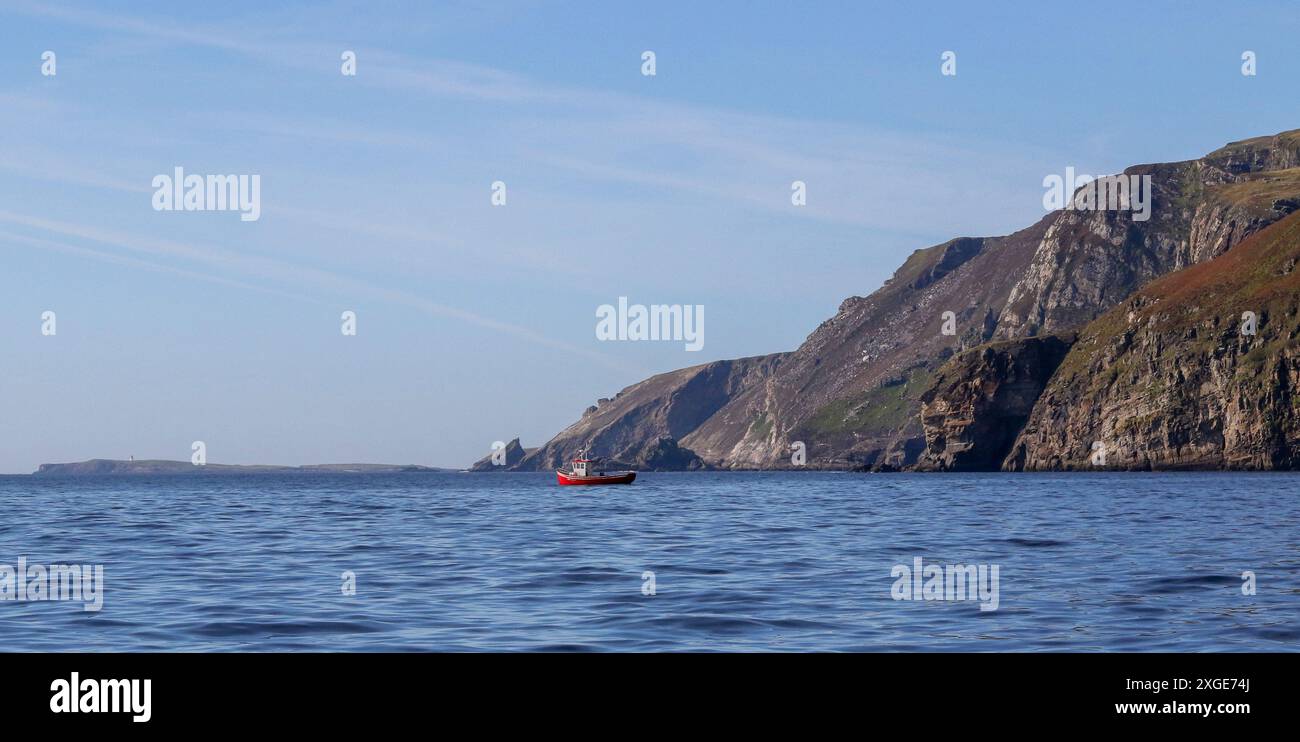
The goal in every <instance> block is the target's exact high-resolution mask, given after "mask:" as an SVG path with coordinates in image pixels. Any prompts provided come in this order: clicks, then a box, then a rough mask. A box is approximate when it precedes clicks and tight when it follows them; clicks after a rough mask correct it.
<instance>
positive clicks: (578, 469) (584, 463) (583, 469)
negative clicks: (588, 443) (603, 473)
mask: <svg viewBox="0 0 1300 742" xmlns="http://www.w3.org/2000/svg"><path fill="white" fill-rule="evenodd" d="M594 463H596V460H595V459H574V460H573V474H574V476H578V477H589V476H591V465H592V464H594Z"/></svg>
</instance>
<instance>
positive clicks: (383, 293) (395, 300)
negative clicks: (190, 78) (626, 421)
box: [0, 211, 645, 373]
mask: <svg viewBox="0 0 1300 742" xmlns="http://www.w3.org/2000/svg"><path fill="white" fill-rule="evenodd" d="M0 223H4V224H10V225H16V226H21V227H27V228H33V229H39V230H44V231H46V232H51V233H54V234H58V235H62V236H64V237H72V238H77V239H84V240H89V241H91V242H97V243H100V244H104V245H109V246H111V247H114V248H118V249H120V250H125V251H128V252H139V253H145V254H148V255H152V256H161V257H167V258H181V259H185V260H189V261H193V262H195V263H199V264H201V265H203V266H206V267H208V268H211V269H216V270H220V271H230V272H234V273H237V274H240V275H242V276H244V277H246V278H253V279H261V280H271V281H284V282H286V283H288V284H290V285H295V286H302V285H305V284H310V285H313V286H315V287H317V288H318V289H321V290H326V291H331V292H334V293H337V294H342V295H346V296H348V297H350V298H353V299H357V298H363V299H374V300H378V301H383V302H387V303H390V304H397V305H404V306H408V307H412V308H414V309H418V310H420V311H423V312H426V313H428V314H431V315H436V316H441V317H449V318H453V319H457V320H460V321H463V322H468V323H470V324H473V325H477V326H479V327H483V328H486V329H489V330H493V331H495V332H500V333H503V334H506V335H509V336H512V337H516V338H519V339H521V340H526V341H528V342H530V343H535V344H537V345H542V346H545V347H549V348H552V349H555V350H561V351H564V352H565V353H569V354H574V355H577V356H581V357H584V358H588V359H590V360H592V361H595V362H597V363H601V364H603V365H606V366H608V367H610V368H614V369H617V370H620V371H634V372H635V373H645V370H644V369H632V368H630V367H629V366H627V365H626V364H623V363H621V362H619V361H617V360H615V359H612V358H610V357H609V356H607V355H605V354H602V353H597V352H595V351H592V350H590V349H587V348H580V347H577V346H574V345H571V344H569V343H564V342H561V341H557V340H554V339H552V338H550V337H547V336H546V335H543V334H542V333H539V332H537V331H535V330H532V329H529V328H527V327H523V326H520V325H516V324H513V323H510V322H505V321H502V320H498V319H493V318H491V317H485V316H482V315H480V314H477V313H475V312H471V311H468V310H465V309H460V308H457V307H452V306H447V305H445V304H440V303H438V302H434V301H429V300H428V299H425V298H424V297H422V296H418V295H416V294H411V293H409V292H406V291H401V290H398V289H391V288H385V287H381V286H374V285H372V284H369V283H367V282H364V281H359V280H356V279H353V278H348V277H345V276H339V275H335V274H333V273H330V272H328V271H324V270H320V269H318V268H308V267H304V266H299V265H293V264H289V263H286V262H284V261H280V260H274V259H271V258H264V257H256V256H248V255H240V254H237V253H232V252H226V251H220V250H216V249H212V248H205V247H199V246H195V245H192V244H188V243H183V242H177V241H174V240H160V239H155V238H148V237H141V236H137V235H126V234H123V233H120V232H116V231H111V230H104V229H100V228H96V227H89V226H85V225H79V224H72V223H68V222H62V221H57V220H51V219H42V218H38V217H29V216H25V215H21V214H14V213H10V212H7V211H0ZM29 244H32V243H30V242H29ZM46 246H47V247H52V246H53V245H52V244H49V243H46ZM101 256H102V254H101ZM119 257H120V256H119ZM154 265H156V264H151V267H153V266H154ZM189 273H190V274H194V273H195V271H192V270H191V271H189ZM202 275H204V276H205V277H207V278H209V279H211V280H229V279H222V277H221V276H220V274H212V273H210V272H203V273H202ZM235 285H241V286H242V285H244V284H242V283H238V284H235Z"/></svg>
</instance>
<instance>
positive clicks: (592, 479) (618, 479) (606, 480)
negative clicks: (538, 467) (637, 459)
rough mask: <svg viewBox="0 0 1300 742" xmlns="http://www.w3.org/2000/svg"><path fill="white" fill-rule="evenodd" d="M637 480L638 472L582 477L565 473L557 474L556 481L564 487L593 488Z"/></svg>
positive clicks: (557, 472) (559, 472)
mask: <svg viewBox="0 0 1300 742" xmlns="http://www.w3.org/2000/svg"><path fill="white" fill-rule="evenodd" d="M633 479H636V472H634V471H623V472H619V473H617V474H592V475H590V476H585V477H580V476H576V475H574V474H569V473H567V472H563V471H558V470H557V471H556V472H555V480H556V481H557V482H559V483H560V484H562V485H569V486H574V485H577V486H591V485H596V484H631V483H632V480H633Z"/></svg>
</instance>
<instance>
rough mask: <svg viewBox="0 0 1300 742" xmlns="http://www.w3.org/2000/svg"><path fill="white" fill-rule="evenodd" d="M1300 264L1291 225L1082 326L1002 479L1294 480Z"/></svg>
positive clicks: (1296, 218) (1299, 220)
mask: <svg viewBox="0 0 1300 742" xmlns="http://www.w3.org/2000/svg"><path fill="white" fill-rule="evenodd" d="M1297 263H1300V214H1292V215H1291V216H1288V217H1287V218H1286V219H1284V220H1282V221H1280V222H1278V223H1276V224H1274V225H1272V226H1270V227H1269V228H1267V229H1265V230H1263V231H1262V232H1259V233H1258V234H1256V235H1254V236H1252V237H1250V238H1249V239H1247V240H1246V241H1245V242H1243V243H1242V244H1241V245H1239V246H1238V247H1236V248H1234V249H1233V250H1231V251H1230V252H1228V253H1226V254H1224V255H1222V256H1220V257H1218V258H1216V259H1215V260H1213V261H1210V262H1208V263H1203V264H1201V265H1197V266H1194V267H1191V268H1188V269H1186V270H1184V271H1180V272H1178V273H1174V274H1172V275H1169V276H1166V277H1164V278H1161V279H1159V280H1156V281H1154V282H1152V283H1151V284H1149V285H1147V286H1145V287H1143V288H1142V289H1141V290H1139V291H1138V292H1137V293H1135V294H1134V295H1133V296H1132V297H1130V298H1129V299H1127V300H1126V301H1125V302H1124V303H1123V304H1122V305H1120V306H1119V307H1116V308H1115V309H1113V310H1111V311H1110V312H1107V313H1106V314H1105V315H1103V316H1102V317H1100V318H1098V319H1097V320H1096V321H1094V322H1092V323H1090V324H1089V325H1088V326H1087V327H1086V328H1084V330H1083V331H1082V332H1081V333H1080V336H1079V340H1078V342H1076V343H1075V345H1074V347H1073V348H1072V349H1071V351H1070V353H1069V354H1068V355H1067V356H1066V358H1065V360H1064V361H1063V362H1062V363H1061V366H1060V368H1059V370H1058V371H1057V373H1056V374H1055V375H1054V376H1053V378H1052V379H1051V381H1050V383H1049V384H1048V385H1047V387H1046V389H1045V390H1044V392H1043V395H1042V397H1041V398H1040V399H1039V401H1038V402H1037V404H1035V405H1034V410H1033V413H1032V414H1031V416H1030V418H1029V420H1028V423H1027V424H1026V426H1025V428H1024V430H1023V432H1021V433H1020V435H1019V438H1018V440H1017V441H1016V444H1015V448H1014V450H1013V451H1012V452H1011V453H1010V455H1009V456H1008V457H1007V459H1006V461H1005V463H1004V467H1005V468H1007V469H1012V470H1020V469H1023V470H1031V471H1033V470H1060V469H1064V470H1074V469H1093V468H1108V469H1294V468H1296V467H1297V466H1298V465H1300V406H1298V405H1300V395H1297V390H1300V340H1298V339H1300V271H1297V270H1296V266H1297ZM1248 312H1249V313H1252V314H1253V315H1254V316H1253V318H1252V317H1251V316H1250V315H1247V313H1248ZM1097 451H1100V452H1103V453H1104V458H1101V457H1096V456H1094V452H1097Z"/></svg>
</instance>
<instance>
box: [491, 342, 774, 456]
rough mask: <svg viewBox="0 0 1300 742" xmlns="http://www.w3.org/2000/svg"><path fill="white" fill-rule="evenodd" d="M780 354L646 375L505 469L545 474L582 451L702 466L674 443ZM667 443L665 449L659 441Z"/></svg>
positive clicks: (761, 376)
mask: <svg viewBox="0 0 1300 742" xmlns="http://www.w3.org/2000/svg"><path fill="white" fill-rule="evenodd" d="M784 355H785V354H782V353H777V354H773V355H768V356H754V357H752V358H741V359H738V360H734V361H717V362H714V363H706V364H702V365H699V366H692V367H690V368H685V369H681V370H678V371H671V372H669V373H666V374H659V375H657V376H652V377H650V378H649V379H646V380H645V381H642V382H639V383H637V384H633V385H632V386H630V387H628V388H626V389H624V390H623V391H621V392H619V393H618V394H617V395H615V396H614V398H613V399H602V400H601V401H600V403H599V404H597V405H596V406H595V408H594V409H593V408H588V409H587V412H586V413H584V414H583V416H582V418H581V419H579V420H578V421H577V422H575V423H574V424H573V425H570V426H569V427H567V428H565V429H564V430H562V431H560V433H559V434H557V435H556V436H555V437H554V438H552V439H551V440H550V441H548V442H547V443H546V445H544V446H542V447H541V448H539V449H536V450H535V451H533V452H532V453H530V454H529V455H527V456H525V457H523V459H522V460H520V461H519V462H518V463H516V464H512V465H511V468H512V469H514V470H517V471H546V470H549V469H555V468H558V467H561V466H564V465H567V464H568V462H569V461H570V460H572V459H573V457H574V455H575V454H577V452H578V451H579V450H580V449H582V448H584V447H585V448H589V449H590V452H591V453H592V454H593V455H597V456H603V457H605V458H607V459H610V460H612V461H618V462H624V463H628V464H633V465H636V466H638V467H643V468H649V469H667V468H674V466H676V467H677V468H683V469H685V468H697V467H698V466H700V465H702V464H701V463H700V462H698V457H697V456H695V454H694V453H693V452H691V451H689V449H682V448H681V447H680V446H678V444H677V441H680V440H681V438H682V437H683V436H685V435H687V434H688V433H690V432H691V431H693V430H695V429H697V428H698V427H699V426H700V424H701V423H702V422H703V421H704V420H707V419H708V418H709V417H711V416H712V415H713V414H715V413H716V412H717V411H718V410H719V409H721V408H722V407H723V406H725V405H726V404H727V402H728V401H730V400H731V399H732V398H734V397H735V396H737V395H738V394H740V393H742V392H743V391H744V390H746V389H748V388H750V387H752V386H757V385H761V384H762V383H763V381H764V380H765V379H766V378H768V377H769V376H770V375H771V374H772V371H773V370H774V369H775V368H777V367H778V366H779V365H780V364H781V362H782V359H783V357H784ZM665 439H666V440H667V441H671V442H672V445H671V446H665V444H664V443H663V441H664V440H665Z"/></svg>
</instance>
